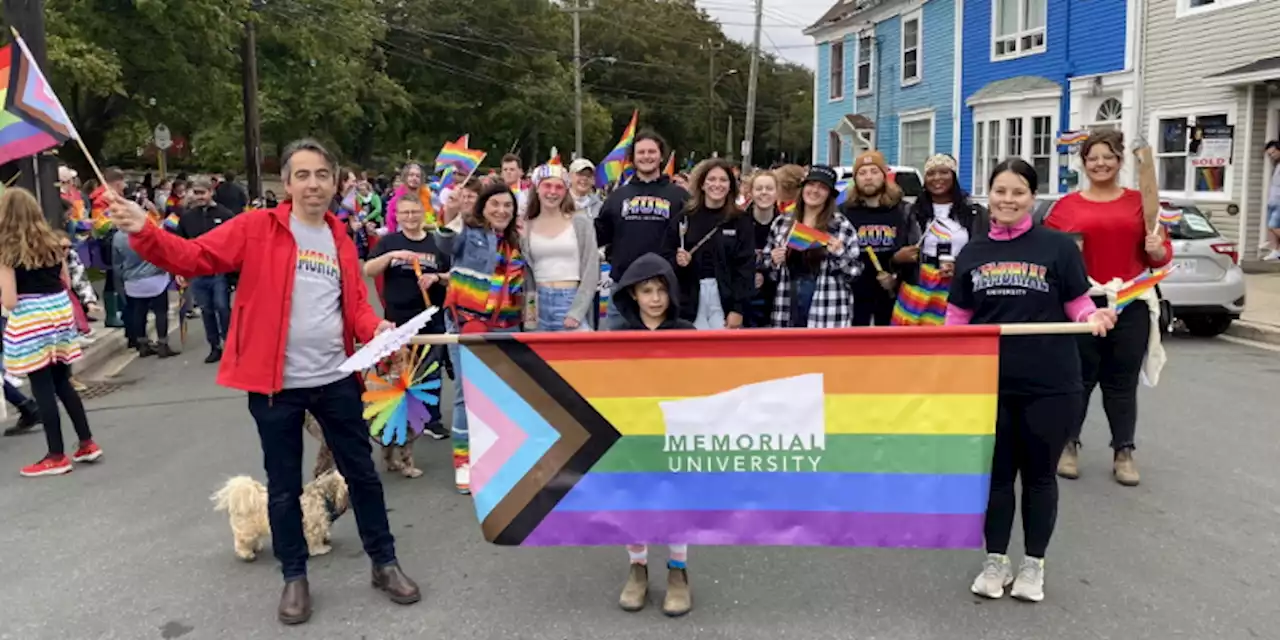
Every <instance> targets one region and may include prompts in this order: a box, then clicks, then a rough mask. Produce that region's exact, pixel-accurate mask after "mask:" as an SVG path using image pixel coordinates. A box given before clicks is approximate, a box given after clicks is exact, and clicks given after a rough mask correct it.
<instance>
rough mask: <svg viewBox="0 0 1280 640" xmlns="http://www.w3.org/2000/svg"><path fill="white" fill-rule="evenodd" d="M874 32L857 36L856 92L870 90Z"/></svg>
mask: <svg viewBox="0 0 1280 640" xmlns="http://www.w3.org/2000/svg"><path fill="white" fill-rule="evenodd" d="M875 39H876V35H875V34H874V33H863V34H860V35H859V36H858V93H870V92H871V73H872V66H871V62H872V58H873V57H874V55H875Z"/></svg>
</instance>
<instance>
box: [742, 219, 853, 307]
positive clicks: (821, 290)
mask: <svg viewBox="0 0 1280 640" xmlns="http://www.w3.org/2000/svg"><path fill="white" fill-rule="evenodd" d="M795 221H796V215H795V214H794V213H788V214H785V215H781V216H778V217H777V218H775V219H774V220H773V225H772V226H771V227H770V229H769V243H768V244H766V245H765V248H764V253H763V254H762V255H761V259H762V260H764V261H765V262H766V266H765V268H766V269H767V273H768V274H769V277H771V278H772V279H773V280H774V281H776V282H777V283H778V292H777V294H775V295H774V298H773V314H772V316H771V317H770V321H771V324H772V325H773V326H774V327H779V328H781V327H790V326H791V273H790V269H789V268H788V267H787V263H786V262H785V261H784V262H783V263H782V265H781V266H775V265H774V264H773V262H772V260H771V259H770V258H769V254H770V253H772V252H773V250H774V249H775V248H778V247H785V246H787V236H789V235H791V227H792V226H793V225H794V224H795ZM827 233H830V234H831V235H832V236H833V237H835V238H837V239H838V240H840V244H841V245H843V252H842V253H841V254H839V255H837V254H828V255H827V259H826V260H823V261H822V266H821V267H819V269H818V280H817V282H816V284H815V287H814V290H813V301H812V302H811V303H810V307H809V324H808V326H809V327H810V328H815V329H834V328H841V327H849V326H853V281H854V280H855V279H857V277H858V274H860V273H862V261H861V260H859V259H858V230H857V229H856V228H854V226H853V224H852V223H850V222H849V220H848V218H845V217H844V215H842V214H841V213H840V212H839V211H837V212H836V213H835V216H834V217H833V218H832V219H831V224H830V225H828V226H827Z"/></svg>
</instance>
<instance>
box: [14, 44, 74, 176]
mask: <svg viewBox="0 0 1280 640" xmlns="http://www.w3.org/2000/svg"><path fill="white" fill-rule="evenodd" d="M0 104H3V105H4V107H3V109H2V110H0V164H5V163H7V162H10V161H12V160H17V159H18V158H25V157H27V156H33V155H35V154H37V153H40V152H41V151H46V150H48V149H52V148H54V147H57V146H59V145H61V144H62V143H64V142H66V141H68V140H72V139H75V138H78V137H80V134H79V133H78V132H77V131H76V127H75V125H74V124H72V123H71V117H70V116H68V115H67V110H66V109H64V108H63V107H62V103H61V102H59V101H58V96H56V95H54V93H53V88H52V87H51V86H50V85H49V81H48V80H46V79H45V77H44V74H43V73H41V71H40V66H39V65H37V64H36V62H35V58H33V57H32V55H31V51H30V50H29V49H27V43H25V42H23V40H22V38H20V37H18V36H17V35H16V33H15V35H14V41H13V42H11V43H9V44H7V45H5V46H3V47H0Z"/></svg>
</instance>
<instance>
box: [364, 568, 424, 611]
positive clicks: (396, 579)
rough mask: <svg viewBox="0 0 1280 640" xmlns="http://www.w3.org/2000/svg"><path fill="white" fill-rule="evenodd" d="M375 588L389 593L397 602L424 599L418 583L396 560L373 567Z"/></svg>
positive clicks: (402, 602) (406, 602)
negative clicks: (405, 572) (407, 574)
mask: <svg viewBox="0 0 1280 640" xmlns="http://www.w3.org/2000/svg"><path fill="white" fill-rule="evenodd" d="M373 588H374V589H377V590H379V591H381V592H383V593H385V594H387V597H388V598H391V601H392V602H394V603H396V604H413V603H415V602H417V601H419V600H421V599H422V591H420V590H419V589H418V583H416V582H414V581H413V579H412V578H410V577H409V576H406V575H405V574H404V571H403V570H402V569H401V568H400V564H399V563H395V562H393V563H391V564H389V565H386V566H382V567H374V568H373Z"/></svg>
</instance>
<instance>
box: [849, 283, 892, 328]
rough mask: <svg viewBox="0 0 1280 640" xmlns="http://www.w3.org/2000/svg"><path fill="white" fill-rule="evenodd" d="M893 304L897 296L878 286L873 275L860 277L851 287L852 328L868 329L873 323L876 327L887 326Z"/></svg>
mask: <svg viewBox="0 0 1280 640" xmlns="http://www.w3.org/2000/svg"><path fill="white" fill-rule="evenodd" d="M895 302H897V296H895V295H894V294H892V293H890V292H888V291H886V290H885V288H884V287H882V286H880V283H879V282H877V281H876V279H875V275H874V274H873V275H872V276H870V278H868V277H867V276H866V275H865V274H864V275H862V276H860V277H859V278H858V280H856V281H855V282H854V285H853V326H855V327H869V326H871V324H872V322H873V321H874V322H875V326H877V327H887V326H889V320H890V319H891V318H892V317H893V305H894V303H895Z"/></svg>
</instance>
